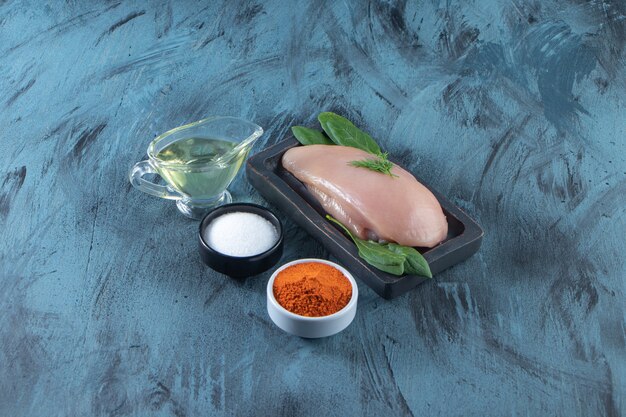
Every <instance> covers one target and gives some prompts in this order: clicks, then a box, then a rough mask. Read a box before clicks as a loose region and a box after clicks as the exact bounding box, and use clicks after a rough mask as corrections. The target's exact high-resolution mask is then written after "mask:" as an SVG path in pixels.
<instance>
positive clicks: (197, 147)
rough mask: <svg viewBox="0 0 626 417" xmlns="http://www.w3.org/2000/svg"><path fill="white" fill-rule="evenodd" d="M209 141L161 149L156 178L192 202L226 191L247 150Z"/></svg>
mask: <svg viewBox="0 0 626 417" xmlns="http://www.w3.org/2000/svg"><path fill="white" fill-rule="evenodd" d="M236 147H237V143H235V142H230V141H226V140H221V139H212V138H198V137H192V138H184V139H180V140H177V141H175V142H172V143H170V144H168V145H167V146H165V147H164V148H163V149H161V150H160V151H159V152H158V153H157V155H156V159H158V160H159V164H158V165H159V174H160V175H161V176H162V177H163V178H164V179H165V180H166V181H167V182H168V183H169V184H170V186H172V187H173V188H175V189H176V190H177V191H179V192H181V193H183V194H186V195H187V196H189V197H192V198H193V199H195V200H202V199H207V200H209V199H212V198H215V197H216V196H219V195H220V194H221V193H222V192H223V191H224V190H225V189H226V187H228V184H230V182H231V181H232V180H233V178H234V177H235V175H236V174H237V171H239V168H240V167H241V164H242V163H243V161H244V159H245V158H246V156H247V154H248V151H249V148H248V147H243V148H242V149H236Z"/></svg>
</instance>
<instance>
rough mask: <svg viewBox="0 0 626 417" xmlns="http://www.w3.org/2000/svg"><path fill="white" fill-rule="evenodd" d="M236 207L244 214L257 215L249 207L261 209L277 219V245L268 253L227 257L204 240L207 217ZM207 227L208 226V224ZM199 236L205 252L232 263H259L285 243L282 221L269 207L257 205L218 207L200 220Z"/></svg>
mask: <svg viewBox="0 0 626 417" xmlns="http://www.w3.org/2000/svg"><path fill="white" fill-rule="evenodd" d="M234 207H242V210H241V211H243V212H246V213H252V214H257V213H254V212H253V211H250V210H246V208H247V207H254V208H257V209H259V210H261V211H264V212H266V213H268V214H269V215H270V216H272V217H273V218H274V219H276V222H277V224H278V227H277V228H276V229H277V230H276V231H277V232H278V239H276V243H274V245H272V247H271V248H269V249H268V250H266V251H263V252H261V253H257V254H255V255H249V256H232V255H227V254H225V253H222V252H219V251H217V250H215V249H213V248H212V247H211V245H209V244H208V243H207V242H206V241H205V240H204V236H203V233H202V232H203V231H204V229H205V228H206V227H204V226H205V224H204V222H205V221H206V219H207V217H209V216H211V215H213V214H214V213H215V212H217V211H221V210H223V209H230V208H234ZM235 211H236V210H228V211H227V212H226V213H224V214H228V213H231V212H235ZM220 216H221V214H220V215H218V216H216V218H217V217H220ZM209 224H210V222H209ZM206 226H208V224H207V225H206ZM198 236H199V237H200V244H201V245H202V247H203V248H204V250H206V251H207V252H209V253H210V254H211V255H214V256H219V257H221V258H224V259H226V260H232V261H257V260H260V259H262V258H264V257H265V256H267V255H270V254H272V253H273V252H274V251H275V250H276V249H278V247H279V246H280V245H281V244H282V242H283V223H282V222H281V221H280V219H279V218H278V216H277V215H276V214H275V213H274V212H273V211H271V210H270V209H268V208H267V207H263V206H261V205H259V204H255V203H229V204H224V205H221V206H218V207H216V208H214V209H213V210H211V211H209V212H208V213H207V214H206V215H205V216H204V217H203V218H202V220H200V224H199V225H198Z"/></svg>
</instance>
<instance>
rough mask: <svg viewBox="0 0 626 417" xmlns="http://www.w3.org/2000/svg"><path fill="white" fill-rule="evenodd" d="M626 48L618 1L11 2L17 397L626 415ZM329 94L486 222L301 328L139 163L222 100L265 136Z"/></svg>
mask: <svg viewBox="0 0 626 417" xmlns="http://www.w3.org/2000/svg"><path fill="white" fill-rule="evenodd" d="M625 45H626V4H625V3H624V2H620V1H590V2H582V1H567V2H562V1H556V0H547V1H522V0H511V1H508V2H499V1H459V2H457V1H436V0H431V1H428V0H427V1H420V2H403V1H398V2H393V3H387V2H384V1H372V2H369V3H361V2H330V1H329V2H307V1H302V2H299V3H298V4H297V5H296V4H293V5H292V4H290V5H287V4H286V3H285V2H281V1H268V2H263V3H252V2H241V1H228V2H223V3H220V2H192V1H172V2H166V1H161V2H158V3H157V2H124V3H121V2H100V3H99V4H98V3H97V2H74V1H68V2H65V3H63V4H61V3H60V2H54V3H53V4H51V5H48V6H44V5H42V3H40V2H36V1H17V0H13V1H12V0H8V1H7V0H4V1H1V0H0V92H1V93H2V94H1V95H0V126H2V132H1V133H0V169H1V171H0V228H1V230H2V239H1V240H0V415H1V416H85V415H96V416H105V415H115V416H135V415H145V416H170V415H175V416H195V415H239V416H245V415H250V416H262V415H268V416H279V415H285V416H295V415H341V416H348V415H359V416H391V415H416V416H417V415H459V416H460V415H463V416H467V415H493V416H502V415H524V416H526V415H534V416H537V415H561V416H575V415H577V416H600V415H606V416H617V415H620V414H623V413H624V411H625V409H626V404H625V398H626V354H625V351H626V349H625V347H626V326H625V311H626V309H625V303H624V296H625V292H626V288H625V279H624V278H625V276H626V262H625V261H624V249H625V246H626V245H625V244H624V239H625V238H624V236H625V235H626V214H625V208H624V207H625V202H626V139H624V138H625V135H626V117H625V112H624V109H625V97H626V66H625V65H624V64H625V58H624V56H625V55H624V47H625ZM323 110H334V111H336V112H339V113H342V114H344V115H346V116H348V117H349V118H351V119H352V120H354V121H355V122H356V123H357V124H358V125H359V126H361V127H363V128H364V129H366V130H368V131H369V132H371V133H372V135H373V136H374V137H376V138H377V139H378V141H379V142H380V143H381V144H382V145H383V147H384V148H386V150H388V151H390V153H392V154H393V155H394V156H398V157H400V159H401V160H402V161H403V163H404V164H405V165H406V166H408V167H409V168H411V169H412V170H413V171H414V172H415V173H417V174H418V175H419V176H420V177H422V178H424V180H425V181H427V182H428V183H429V184H431V185H432V186H434V187H435V188H436V189H437V190H439V191H440V192H442V193H444V194H445V195H447V196H448V197H449V198H450V199H451V200H452V201H453V202H455V203H456V204H458V205H459V206H461V207H462V208H464V209H465V210H466V211H467V212H468V213H469V214H470V215H472V216H473V217H475V218H476V219H478V221H479V222H480V223H481V225H482V226H483V227H484V229H485V231H486V236H485V240H484V243H483V247H482V248H481V250H480V252H479V253H478V254H477V255H476V256H474V257H473V258H471V259H469V260H468V261H466V262H464V263H462V264H460V265H457V266H456V267H454V268H452V269H449V270H447V271H445V272H444V273H441V274H439V275H438V276H437V277H436V278H435V279H434V280H433V281H432V282H429V283H426V284H424V285H422V286H420V287H418V288H416V289H415V290H414V291H412V292H411V293H409V294H407V295H405V296H403V297H400V298H398V299H395V300H393V301H385V300H383V299H381V298H379V297H377V296H376V295H375V294H374V293H373V292H372V291H371V290H369V289H368V288H367V287H365V286H363V285H361V286H360V288H359V290H360V292H361V299H360V301H359V307H358V308H359V311H358V314H357V318H356V320H355V322H354V323H353V324H352V325H351V326H350V327H349V328H348V329H347V330H346V331H344V332H343V333H341V334H339V335H337V336H335V337H331V338H328V339H324V340H303V339H298V338H295V337H290V336H288V335H286V334H284V333H282V332H281V331H280V330H278V329H277V328H276V327H274V326H273V325H272V324H271V322H270V321H269V318H268V316H267V313H266V311H265V285H266V282H267V278H268V277H269V273H266V274H263V275H261V276H258V277H256V278H252V279H248V280H247V281H245V282H243V283H240V282H235V281H233V280H231V279H229V278H227V277H224V276H222V275H219V274H217V273H214V272H212V271H210V270H208V269H207V268H205V267H204V266H202V265H201V263H200V261H199V258H198V255H197V252H196V241H195V237H196V229H197V223H196V222H193V221H190V220H188V219H186V218H184V217H182V216H181V215H179V214H178V213H177V212H176V209H175V207H174V205H173V204H172V203H171V202H167V201H164V200H159V199H156V198H152V197H149V196H147V195H145V194H142V193H140V192H138V191H136V190H133V189H131V187H130V185H129V183H128V180H127V177H126V175H127V171H128V169H129V168H130V167H131V166H132V164H133V163H134V162H136V161H138V160H140V159H143V158H144V157H145V150H146V147H147V145H148V143H149V141H150V140H151V139H152V138H153V137H154V136H155V135H157V134H159V133H161V132H163V131H165V130H168V129H170V128H172V127H175V126H178V125H181V124H184V123H187V122H190V121H194V120H197V119H200V118H202V117H204V116H206V115H213V114H224V115H235V116H240V117H244V118H247V119H250V120H253V121H255V122H257V123H258V124H260V125H261V126H263V127H264V128H265V130H266V134H265V135H264V136H263V137H262V139H261V140H260V141H259V142H258V144H257V145H256V146H255V151H258V150H259V149H262V148H264V147H265V146H268V145H270V144H273V143H276V142H277V141H280V140H281V139H282V138H283V136H284V135H285V134H286V132H287V131H288V128H289V127H290V126H291V125H293V124H311V123H313V121H314V119H315V116H316V115H317V114H318V113H319V112H320V111H323ZM231 190H232V191H233V196H234V198H235V199H236V200H238V201H254V202H259V203H263V204H266V203H264V202H263V200H262V199H261V197H260V196H259V195H258V194H257V193H256V192H255V191H254V190H253V189H252V188H251V186H250V185H249V184H248V183H247V181H246V179H245V176H244V175H243V173H242V174H241V175H239V176H238V177H237V179H236V181H235V182H234V183H233V185H232V186H231ZM286 225H287V234H286V251H285V255H284V258H283V262H286V261H289V260H292V259H295V258H298V257H304V256H307V257H309V256H314V257H327V256H328V255H327V253H326V252H325V250H324V249H323V248H322V247H321V246H320V245H319V244H318V243H316V242H315V241H314V240H312V239H311V238H310V237H309V236H307V235H306V234H305V233H304V232H303V231H302V230H300V229H299V228H298V227H296V226H295V225H294V224H293V223H291V222H290V221H288V220H286Z"/></svg>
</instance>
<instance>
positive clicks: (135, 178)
mask: <svg viewBox="0 0 626 417" xmlns="http://www.w3.org/2000/svg"><path fill="white" fill-rule="evenodd" d="M146 174H157V175H159V173H158V172H157V170H156V169H154V167H153V166H152V164H151V163H150V161H141V162H137V163H136V164H135V165H134V166H133V167H132V168H131V169H130V172H129V173H128V179H130V183H131V184H132V186H133V187H135V188H136V189H138V190H139V191H143V192H144V193H146V194H150V195H154V196H157V197H161V198H166V199H168V200H180V199H182V198H183V196H182V195H180V194H178V193H176V192H173V191H171V190H170V189H169V188H167V187H166V186H164V185H159V184H155V183H153V182H150V181H148V180H144V179H143V176H144V175H146Z"/></svg>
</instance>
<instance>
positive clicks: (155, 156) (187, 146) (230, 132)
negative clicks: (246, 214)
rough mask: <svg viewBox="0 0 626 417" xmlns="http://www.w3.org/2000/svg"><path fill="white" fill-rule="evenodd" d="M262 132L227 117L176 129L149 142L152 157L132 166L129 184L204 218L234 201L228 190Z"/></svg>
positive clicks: (255, 126)
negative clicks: (148, 176)
mask: <svg viewBox="0 0 626 417" xmlns="http://www.w3.org/2000/svg"><path fill="white" fill-rule="evenodd" d="M262 134H263V129H262V128H261V127H260V126H257V125H256V124H254V123H252V122H248V121H246V120H242V119H238V118H236V117H226V116H215V117H208V118H206V119H203V120H200V121H197V122H194V123H190V124H188V125H184V126H180V127H177V128H175V129H172V130H170V131H167V132H165V133H163V134H162V135H160V136H158V137H157V138H155V139H154V140H153V141H152V142H151V143H150V145H149V146H148V159H147V160H145V161H141V162H138V163H136V164H135V165H134V166H133V167H132V168H131V170H130V172H129V174H128V176H129V179H130V183H131V184H132V185H133V187H135V188H137V189H138V190H140V191H143V192H144V193H147V194H151V195H154V196H157V197H161V198H165V199H168V200H176V206H177V207H178V210H179V211H180V212H181V213H183V214H184V215H185V216H187V217H190V218H192V219H201V218H202V217H203V216H204V215H205V214H206V213H207V212H208V211H210V210H211V209H213V208H214V207H216V206H219V205H222V204H227V203H230V202H231V201H232V197H231V195H230V193H229V192H228V191H227V189H226V188H227V187H228V185H230V183H231V181H232V180H233V178H235V175H237V172H238V171H239V168H241V165H242V164H243V162H244V161H245V159H246V157H247V156H248V153H249V152H250V149H251V148H252V145H253V144H254V142H255V141H256V140H257V139H258V138H259V137H260V136H261V135H262ZM146 174H157V175H159V176H161V178H163V179H164V180H165V182H166V183H167V185H160V184H156V183H154V182H151V181H148V180H147V179H144V178H143V176H144V175H146Z"/></svg>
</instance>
